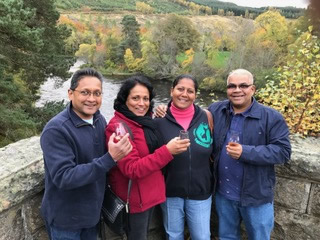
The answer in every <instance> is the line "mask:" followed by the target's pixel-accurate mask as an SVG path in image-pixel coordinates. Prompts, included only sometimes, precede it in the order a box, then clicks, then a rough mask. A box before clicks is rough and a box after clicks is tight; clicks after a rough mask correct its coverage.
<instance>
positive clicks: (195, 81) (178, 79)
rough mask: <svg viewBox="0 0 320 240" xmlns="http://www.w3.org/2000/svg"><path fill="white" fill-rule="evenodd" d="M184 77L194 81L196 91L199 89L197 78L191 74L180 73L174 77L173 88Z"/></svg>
mask: <svg viewBox="0 0 320 240" xmlns="http://www.w3.org/2000/svg"><path fill="white" fill-rule="evenodd" d="M183 78H187V79H190V80H192V81H193V84H194V89H195V92H197V91H198V82H197V80H196V79H195V78H194V77H193V76H192V75H190V74H181V75H179V76H178V77H176V78H175V79H174V81H173V82H172V88H174V87H175V86H177V84H178V83H179V82H180V80H181V79H183Z"/></svg>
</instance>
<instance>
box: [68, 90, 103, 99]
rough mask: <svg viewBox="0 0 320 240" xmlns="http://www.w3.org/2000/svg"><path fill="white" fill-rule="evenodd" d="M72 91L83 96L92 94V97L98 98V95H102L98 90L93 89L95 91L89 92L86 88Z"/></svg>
mask: <svg viewBox="0 0 320 240" xmlns="http://www.w3.org/2000/svg"><path fill="white" fill-rule="evenodd" d="M72 91H76V92H79V93H80V94H81V95H82V96H84V97H90V96H91V95H93V96H94V97H97V98H98V97H101V95H102V92H100V91H95V92H90V91H87V90H83V91H79V90H72Z"/></svg>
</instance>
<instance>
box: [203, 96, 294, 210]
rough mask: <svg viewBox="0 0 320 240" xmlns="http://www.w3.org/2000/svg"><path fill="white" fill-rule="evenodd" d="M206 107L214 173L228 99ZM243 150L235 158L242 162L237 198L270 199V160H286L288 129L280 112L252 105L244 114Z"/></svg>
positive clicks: (244, 203)
mask: <svg viewBox="0 0 320 240" xmlns="http://www.w3.org/2000/svg"><path fill="white" fill-rule="evenodd" d="M209 111H210V112H211V113H212V115H213V119H214V160H215V176H217V172H216V171H217V165H218V160H219V158H220V153H221V149H222V147H225V146H223V145H224V140H225V137H226V134H227V131H228V129H229V126H230V122H231V115H230V114H231V113H230V102H229V100H225V101H222V102H217V103H213V104H211V105H210V106H209ZM242 149H243V152H242V154H241V156H240V159H239V161H241V162H242V163H243V165H244V173H243V183H242V190H241V196H240V198H241V199H240V201H241V205H242V206H257V205H261V204H264V203H270V202H272V201H273V197H274V186H275V171H274V164H283V163H286V162H288V161H289V159H290V155H291V145H290V141H289V130H288V127H287V124H286V122H285V120H284V119H283V117H282V115H281V114H280V113H278V112H277V111H276V110H274V109H272V108H269V107H266V106H264V105H261V104H259V103H258V102H256V100H255V99H254V98H253V105H252V108H251V110H250V112H249V114H248V115H247V116H246V117H245V120H244V126H243V139H242Z"/></svg>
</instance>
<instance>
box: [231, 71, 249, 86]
mask: <svg viewBox="0 0 320 240" xmlns="http://www.w3.org/2000/svg"><path fill="white" fill-rule="evenodd" d="M233 75H245V76H247V77H248V79H249V81H250V83H252V84H253V75H252V73H251V72H249V71H248V70H246V69H242V68H239V69H236V70H233V71H231V72H230V73H229V75H228V78H227V83H228V82H229V79H230V77H232V76H233Z"/></svg>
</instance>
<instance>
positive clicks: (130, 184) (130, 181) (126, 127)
mask: <svg viewBox="0 0 320 240" xmlns="http://www.w3.org/2000/svg"><path fill="white" fill-rule="evenodd" d="M120 121H121V123H122V124H123V126H124V128H125V129H126V130H127V131H128V133H129V135H130V137H131V140H132V141H133V139H134V137H133V133H132V131H131V129H130V127H129V126H128V124H127V123H126V122H125V121H123V120H120ZM131 186H132V180H131V179H129V182H128V193H127V202H126V212H127V213H129V199H130V192H131Z"/></svg>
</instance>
